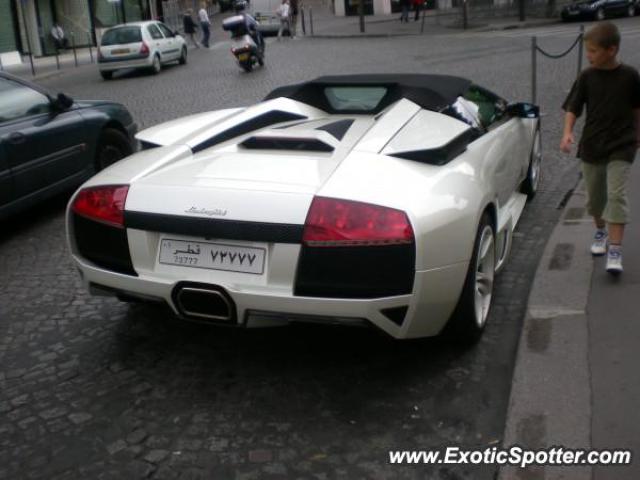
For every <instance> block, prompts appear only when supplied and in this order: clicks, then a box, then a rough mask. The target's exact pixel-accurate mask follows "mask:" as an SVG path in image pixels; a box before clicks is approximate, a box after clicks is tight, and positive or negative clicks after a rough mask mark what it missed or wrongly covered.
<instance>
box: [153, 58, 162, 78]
mask: <svg viewBox="0 0 640 480" xmlns="http://www.w3.org/2000/svg"><path fill="white" fill-rule="evenodd" d="M160 70H162V63H160V56H158V55H155V56H154V57H153V64H152V65H151V73H152V74H154V75H157V74H159V73H160Z"/></svg>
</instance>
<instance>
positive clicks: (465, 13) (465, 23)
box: [462, 0, 468, 30]
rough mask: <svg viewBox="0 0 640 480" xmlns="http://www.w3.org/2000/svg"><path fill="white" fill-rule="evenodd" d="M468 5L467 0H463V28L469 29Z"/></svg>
mask: <svg viewBox="0 0 640 480" xmlns="http://www.w3.org/2000/svg"><path fill="white" fill-rule="evenodd" d="M467 9H468V6H467V0H462V28H463V29H464V30H466V29H467V26H468V10H467Z"/></svg>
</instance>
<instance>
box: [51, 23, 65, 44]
mask: <svg viewBox="0 0 640 480" xmlns="http://www.w3.org/2000/svg"><path fill="white" fill-rule="evenodd" d="M51 36H52V37H53V43H54V44H55V46H56V50H60V49H61V48H69V40H67V38H66V37H65V36H64V30H63V29H62V27H61V26H60V25H58V24H57V23H54V24H53V27H51Z"/></svg>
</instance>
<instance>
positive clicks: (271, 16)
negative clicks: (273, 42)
mask: <svg viewBox="0 0 640 480" xmlns="http://www.w3.org/2000/svg"><path fill="white" fill-rule="evenodd" d="M255 18H256V20H257V21H258V31H259V32H260V33H261V34H262V36H263V37H273V36H276V35H278V30H280V18H278V16H277V15H276V14H275V13H269V12H264V13H262V12H256V14H255ZM282 34H283V35H284V36H285V37H289V36H291V32H290V31H289V29H288V28H286V29H285V30H284V31H283V32H282Z"/></svg>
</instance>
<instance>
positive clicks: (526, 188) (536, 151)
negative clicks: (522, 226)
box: [520, 129, 542, 200]
mask: <svg viewBox="0 0 640 480" xmlns="http://www.w3.org/2000/svg"><path fill="white" fill-rule="evenodd" d="M541 172H542V138H541V136H540V129H538V130H536V134H535V136H534V137H533V146H532V147H531V157H530V159H529V168H528V170H527V176H526V178H525V179H524V180H523V182H522V185H521V186H520V191H521V192H522V193H524V194H526V195H527V197H529V200H531V199H532V198H533V197H535V196H536V192H537V191H538V186H539V184H540V174H541Z"/></svg>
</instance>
